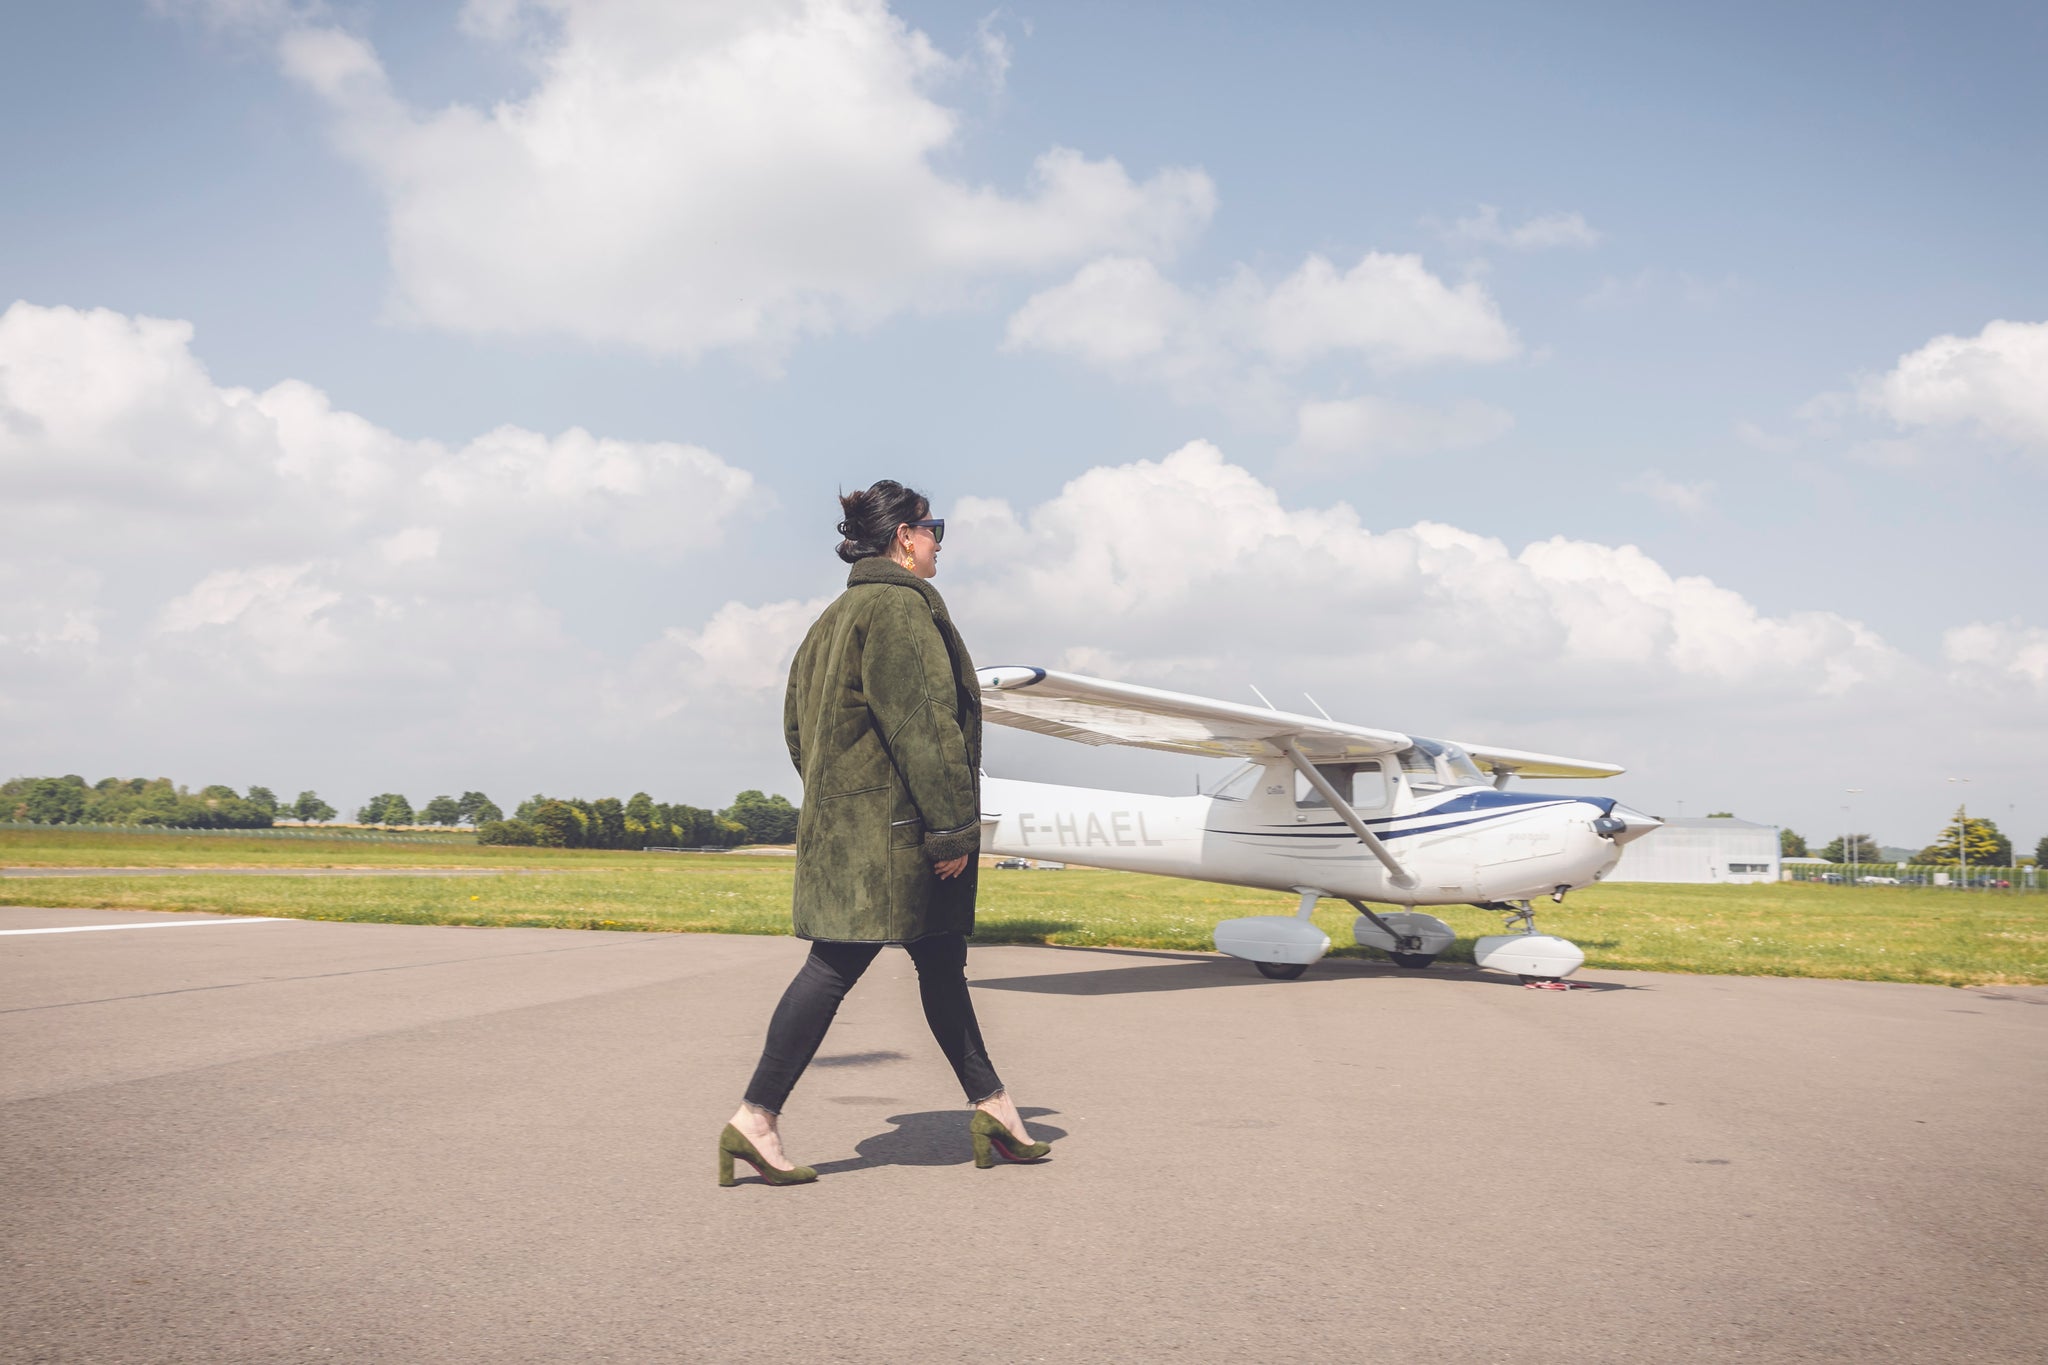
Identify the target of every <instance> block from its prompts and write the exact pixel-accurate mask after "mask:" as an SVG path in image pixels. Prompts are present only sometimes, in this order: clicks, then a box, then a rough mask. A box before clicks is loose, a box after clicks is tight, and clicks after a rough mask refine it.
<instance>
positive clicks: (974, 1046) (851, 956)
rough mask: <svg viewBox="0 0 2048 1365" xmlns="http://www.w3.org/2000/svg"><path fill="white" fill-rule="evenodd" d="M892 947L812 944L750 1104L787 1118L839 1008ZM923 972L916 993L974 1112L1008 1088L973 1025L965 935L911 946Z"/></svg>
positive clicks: (776, 1023) (778, 1013)
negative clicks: (791, 1096) (787, 1108)
mask: <svg viewBox="0 0 2048 1365" xmlns="http://www.w3.org/2000/svg"><path fill="white" fill-rule="evenodd" d="M885 946H887V945H885V944H880V943H826V942H823V941H817V942H813V943H812V944H811V955H810V956H809V957H808V958H806V959H804V965H803V966H802V967H801V968H799V969H798V971H797V974H796V980H794V981H792V982H790V983H789V989H788V990H786V991H784V992H783V993H782V1003H780V1004H779V1005H777V1006H776V1007H775V1014H774V1017H773V1018H771V1019H770V1020H769V1021H768V1042H767V1045H766V1046H765V1047H763V1048H762V1049H761V1063H760V1065H759V1066H757V1067H755V1068H754V1079H753V1081H752V1082H750V1083H749V1084H748V1086H747V1103H748V1104H751V1105H753V1106H754V1107H755V1108H756V1109H766V1110H767V1111H768V1112H769V1113H771V1114H779V1113H781V1112H782V1106H783V1104H784V1102H785V1101H787V1100H788V1099H789V1092H790V1091H791V1090H793V1089H795V1088H796V1082H797V1077H799V1076H801V1075H803V1074H804V1068H805V1067H807V1066H809V1065H810V1064H811V1058H812V1057H813V1056H815V1055H816V1053H817V1051H818V1044H820V1043H822V1042H824V1041H825V1030H827V1029H829V1028H831V1027H832V1016H833V1015H835V1014H837V1013H839V1002H840V1001H842V1000H844V999H845V998H846V993H847V992H848V991H850V990H852V989H853V983H854V982H856V981H858V980H860V976H861V973H862V972H865V971H866V970H867V969H868V964H869V963H871V962H873V961H874V960H875V956H876V954H878V953H880V952H881V951H882V949H883V948H884V947H885ZM903 947H904V948H906V949H907V950H909V953H910V960H911V961H912V962H915V963H916V964H917V993H918V994H919V995H920V996H921V997H923V999H924V1020H925V1023H927V1024H929V1025H931V1030H932V1037H934V1038H936V1039H938V1041H939V1050H940V1051H941V1052H944V1053H945V1054H946V1060H947V1061H949V1062H951V1063H952V1064H953V1074H954V1075H955V1076H957V1077H959V1078H960V1088H961V1089H962V1090H963V1091H965V1092H966V1094H967V1101H968V1103H970V1104H974V1103H979V1102H980V1101H982V1100H985V1099H987V1098H988V1097H989V1096H991V1095H993V1094H995V1093H996V1092H997V1091H999V1090H1001V1089H1002V1088H1003V1083H1002V1081H1000V1080H998V1079H997V1078H996V1069H995V1068H994V1067H993V1066H991V1065H989V1060H988V1052H987V1050H986V1049H984V1048H983V1047H982V1043H981V1026H980V1025H979V1024H977V1023H975V1021H974V1002H973V1001H972V1000H970V999H968V997H967V938H966V936H965V935H963V934H931V935H929V936H927V937H925V938H921V939H918V940H916V941H915V942H913V943H906V944H904V945H903Z"/></svg>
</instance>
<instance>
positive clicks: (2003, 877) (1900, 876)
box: [1785, 863, 2048, 891]
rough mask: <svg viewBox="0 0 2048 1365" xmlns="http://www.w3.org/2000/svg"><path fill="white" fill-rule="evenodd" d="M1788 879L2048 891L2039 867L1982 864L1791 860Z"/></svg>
mask: <svg viewBox="0 0 2048 1365" xmlns="http://www.w3.org/2000/svg"><path fill="white" fill-rule="evenodd" d="M1785 880H1787V881H1794V882H1823V883H1825V884H1827V885H1829V886H1936V887H1947V888H1948V889H1950V890H1953V891H2048V877H2044V876H2043V875H2042V873H2041V869H2040V868H2038V867H1979V866H1977V865H1976V864H1974V863H1973V864H1971V865H1970V867H1968V868H1967V869H1964V868H1958V867H1956V866H1954V865H1953V864H1951V865H1949V866H1947V867H1928V866H1925V865H1923V864H1919V863H1824V864H1823V863H1790V864H1787V865H1786V866H1785Z"/></svg>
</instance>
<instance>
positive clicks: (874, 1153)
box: [814, 1107, 1067, 1175]
mask: <svg viewBox="0 0 2048 1365" xmlns="http://www.w3.org/2000/svg"><path fill="white" fill-rule="evenodd" d="M1017 1112H1018V1113H1020V1114H1022V1115H1023V1116H1024V1117H1025V1118H1026V1119H1028V1120H1029V1121H1030V1123H1031V1136H1032V1137H1034V1138H1036V1139H1037V1140H1039V1141H1040V1142H1058V1141H1059V1140H1060V1139H1061V1138H1063V1137H1065V1136H1066V1135H1067V1131H1066V1129H1064V1128H1055V1127H1053V1126H1052V1125H1050V1124H1048V1123H1046V1122H1045V1121H1044V1118H1043V1116H1044V1115H1046V1114H1056V1113H1058V1112H1059V1111H1058V1110H1057V1109H1036V1108H1030V1107H1025V1108H1022V1109H1019V1110H1018V1111H1017ZM889 1122H890V1123H892V1124H894V1125H895V1126H894V1127H893V1128H892V1129H891V1130H890V1131H889V1132H886V1133H877V1134H875V1135H874V1136H873V1137H868V1138H862V1139H861V1140H860V1141H859V1142H857V1143H855V1144H854V1146H853V1150H854V1151H855V1152H856V1153H858V1155H856V1156H851V1157H848V1158H847V1159H846V1160H844V1161H820V1162H818V1163H817V1165H816V1166H815V1167H814V1169H815V1170H816V1171H817V1172H818V1174H819V1175H837V1174H841V1173H843V1172H846V1171H866V1170H872V1169H873V1168H875V1167H877V1166H964V1165H966V1164H967V1163H968V1162H970V1161H972V1160H974V1141H973V1139H972V1138H971V1137H970V1136H968V1132H967V1114H966V1113H965V1112H964V1111H962V1110H959V1109H937V1110H926V1111H924V1112H921V1113H916V1114H891V1115H890V1116H889Z"/></svg>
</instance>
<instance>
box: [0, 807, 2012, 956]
mask: <svg viewBox="0 0 2048 1365" xmlns="http://www.w3.org/2000/svg"><path fill="white" fill-rule="evenodd" d="M0 865H4V866H7V867H12V868H21V867H28V866H44V867H108V868H118V867H201V868H208V867H236V868H250V867H275V868H280V869H284V868H295V867H301V868H302V867H322V866H326V867H370V868H387V867H388V868H393V869H397V868H408V867H434V868H465V869H475V870H476V875H474V876H458V877H433V878H428V877H395V876H394V877H375V876H368V877H345V878H342V877H337V878H331V879H321V878H309V877H277V878H269V877H262V876H251V875H225V876H207V875H205V874H204V873H199V874H195V875H189V876H179V877H122V876H120V875H118V874H109V875H108V876H105V877H49V878H36V877H26V878H15V877H10V878H8V879H6V880H5V881H4V882H0V901H4V902H5V903H8V904H13V905H44V906H80V907H91V908H109V909H114V908H118V909H138V910H203V911H212V912H215V913H220V914H232V915H289V916H296V917H300V918H307V919H333V920H373V921H380V922H385V923H396V924H479V925H523V926H536V927H546V928H567V929H624V930H656V931H692V932H712V933H734V934H786V933H788V932H789V890H790V877H791V868H792V865H791V862H790V859H788V858H787V857H776V856H769V855H753V854H746V853H728V854H702V855H699V854H667V853H615V852H602V851H596V850H582V849H575V850H567V849H532V848H480V847H477V846H475V845H465V844H459V843H450V844H448V845H446V846H440V847H430V846H420V845H402V844H401V845H390V844H384V845H379V844H370V843H364V842H358V841H346V840H331V841H330V840H321V839H293V840H288V841H287V840H259V839H236V838H229V837H223V836H220V835H209V836H205V837H187V836H179V835H176V834H139V833H138V834H128V833H122V832H88V831H65V830H61V829H59V830H0ZM1325 904H1326V908H1325V909H1324V911H1323V913H1322V914H1320V915H1318V916H1317V923H1318V924H1320V925H1321V926H1322V927H1323V929H1324V930H1325V931H1326V932H1328V933H1329V935H1330V938H1331V940H1332V942H1333V943H1335V944H1336V945H1337V947H1336V949H1335V953H1336V954H1337V955H1345V956H1362V957H1372V956H1377V954H1374V953H1372V952H1370V951H1369V950H1366V949H1361V948H1357V947H1354V946H1352V945H1351V922H1352V920H1353V918H1354V916H1353V914H1352V912H1351V910H1350V908H1349V907H1348V906H1344V905H1342V904H1341V903H1339V904H1337V905H1336V906H1335V907H1334V908H1329V903H1327V902H1326V903H1325ZM1293 905H1294V901H1293V897H1291V896H1286V895H1280V894H1272V893H1266V892H1259V891H1249V890H1244V889H1241V888H1238V887H1229V886H1212V885H1208V884H1205V883H1201V882H1186V881H1177V880H1173V879H1171V878H1166V877H1143V876H1138V875H1135V874H1131V873H1122V872H1096V871H1090V870H1087V869H1081V868H1073V869H1069V870H1067V871H1065V872H996V871H993V870H990V869H987V868H984V869H983V871H982V874H981V909H980V917H979V920H980V928H979V933H978V934H977V941H978V942H984V943H1056V944H1069V945H1087V946H1101V947H1129V948H1178V949H1194V950H1207V949H1208V948H1209V947H1210V942H1209V931H1210V929H1211V928H1212V927H1213V926H1214V925H1215V923H1216V921H1217V920H1220V919H1227V918H1230V917H1232V916H1237V915H1262V914H1288V913H1291V911H1292V910H1293ZM1433 913H1436V914H1439V915H1441V916H1442V917H1443V918H1444V919H1446V920H1448V921H1449V922H1450V923H1451V924H1452V925H1453V926H1454V927H1455V928H1456V929H1457V931H1458V932H1459V934H1460V935H1462V936H1464V937H1466V938H1470V937H1472V936H1475V935H1478V934H1486V933H1498V932H1499V931H1500V930H1499V923H1500V921H1499V917H1498V916H1497V915H1494V914H1491V913H1489V912H1487V911H1483V910H1476V909H1472V908H1469V907H1455V906H1454V907H1450V908H1442V907H1439V908H1437V909H1436V910H1435V911H1434V912H1433ZM1538 923H1539V925H1540V926H1541V927H1542V928H1543V929H1544V930H1545V931H1546V932H1549V933H1555V934H1559V935H1562V936H1563V937H1565V938H1568V939H1570V940H1572V941H1573V942H1574V943H1577V944H1578V945H1579V946H1580V947H1581V948H1583V949H1584V950H1585V952H1586V964H1587V965H1588V966H1591V967H1616V968H1629V969H1638V970H1644V971H1663V972H1713V973H1730V974H1736V975H1746V976H1759V975H1761V976H1816V977H1842V978H1849V979H1854V980H1864V981H1919V982H1932V983H1939V984H1945V985H1958V986H1960V985H1982V984H2004V985H2017V984H2042V983H2048V896H2040V895H2016V894H2010V893H1996V892H1969V893H1965V892H1957V891H1942V890H1932V889H1923V888H1918V887H1836V886H1822V885H1813V884H1795V883H1778V884H1774V885H1766V886H1645V885H1623V886H1602V887H1594V888H1592V889H1589V890H1585V891H1578V892H1574V893H1573V894H1572V895H1571V896H1570V898H1569V899H1568V900H1567V901H1566V902H1565V904H1563V905H1561V906H1552V905H1548V904H1545V905H1543V906H1542V908H1541V913H1540V914H1539V916H1538ZM1444 958H1445V960H1446V961H1452V960H1463V961H1470V960H1471V954H1470V951H1469V948H1468V947H1467V946H1466V945H1465V944H1464V943H1460V944H1459V945H1457V946H1456V947H1454V948H1453V949H1452V950H1451V951H1450V952H1448V953H1446V954H1445V955H1444Z"/></svg>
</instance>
